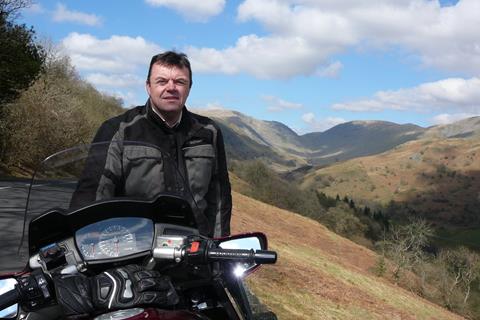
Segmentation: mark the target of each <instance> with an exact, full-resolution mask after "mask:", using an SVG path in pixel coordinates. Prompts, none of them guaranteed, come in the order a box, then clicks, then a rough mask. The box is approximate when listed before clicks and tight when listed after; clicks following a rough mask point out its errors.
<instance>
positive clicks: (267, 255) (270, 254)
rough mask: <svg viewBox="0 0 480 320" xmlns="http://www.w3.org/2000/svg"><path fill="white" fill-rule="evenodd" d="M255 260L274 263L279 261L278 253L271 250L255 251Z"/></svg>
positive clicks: (260, 262)
mask: <svg viewBox="0 0 480 320" xmlns="http://www.w3.org/2000/svg"><path fill="white" fill-rule="evenodd" d="M255 262H256V263H258V264H273V263H275V262H277V253H276V252H275V251H269V250H257V251H255Z"/></svg>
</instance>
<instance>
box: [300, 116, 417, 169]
mask: <svg viewBox="0 0 480 320" xmlns="http://www.w3.org/2000/svg"><path fill="white" fill-rule="evenodd" d="M424 131H425V129H424V128H422V127H419V126H416V125H413V124H404V125H400V124H396V123H392V122H387V121H351V122H347V123H343V124H339V125H337V126H335V127H333V128H331V129H329V130H327V131H325V132H314V133H308V134H305V135H303V136H301V137H300V140H301V142H302V144H303V145H304V146H305V147H308V148H309V149H310V150H312V151H311V155H310V160H311V162H312V163H313V164H329V163H332V162H335V161H340V160H347V159H352V158H356V157H360V156H366V155H371V154H376V153H380V152H383V151H386V150H389V149H391V148H393V147H395V146H397V145H399V144H402V143H404V142H407V141H410V140H415V139H416V138H418V137H419V136H420V135H421V134H422V133H424Z"/></svg>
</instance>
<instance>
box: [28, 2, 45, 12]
mask: <svg viewBox="0 0 480 320" xmlns="http://www.w3.org/2000/svg"><path fill="white" fill-rule="evenodd" d="M23 10H25V12H27V13H29V14H42V13H45V12H46V10H45V9H44V8H43V7H42V5H40V4H38V3H32V5H30V6H29V7H26V8H25V9H23Z"/></svg>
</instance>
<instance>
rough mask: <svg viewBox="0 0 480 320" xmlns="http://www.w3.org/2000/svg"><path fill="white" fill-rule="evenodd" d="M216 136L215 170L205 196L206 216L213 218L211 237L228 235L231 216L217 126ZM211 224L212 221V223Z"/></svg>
mask: <svg viewBox="0 0 480 320" xmlns="http://www.w3.org/2000/svg"><path fill="white" fill-rule="evenodd" d="M215 127H216V128H217V136H216V143H215V148H216V150H215V151H216V161H215V170H214V171H213V176H212V179H211V181H210V186H209V191H208V194H207V196H206V199H207V202H208V207H207V209H206V211H207V216H208V217H211V218H214V219H215V222H214V224H213V225H214V229H213V234H212V236H213V237H216V238H218V237H224V236H228V235H230V219H231V216H232V194H231V187H230V180H229V178H228V169H227V159H226V155H225V144H224V141H223V135H222V132H221V131H220V129H219V128H218V126H215ZM212 222H213V221H212Z"/></svg>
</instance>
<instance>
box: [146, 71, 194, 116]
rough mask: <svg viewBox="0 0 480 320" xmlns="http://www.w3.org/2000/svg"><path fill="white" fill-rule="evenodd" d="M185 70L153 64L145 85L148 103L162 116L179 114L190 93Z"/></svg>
mask: <svg viewBox="0 0 480 320" xmlns="http://www.w3.org/2000/svg"><path fill="white" fill-rule="evenodd" d="M189 76H190V74H189V72H188V69H187V68H178V67H176V66H166V65H163V64H159V63H155V64H154V65H153V66H152V70H151V74H150V79H149V81H147V83H146V88H147V92H148V95H149V96H150V101H151V102H152V103H153V105H154V107H155V108H156V109H157V110H158V111H159V112H160V113H162V114H165V115H168V114H170V115H172V114H175V115H176V114H179V113H180V111H181V110H182V108H183V106H184V104H185V101H187V97H188V94H189V93H190V80H189Z"/></svg>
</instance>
